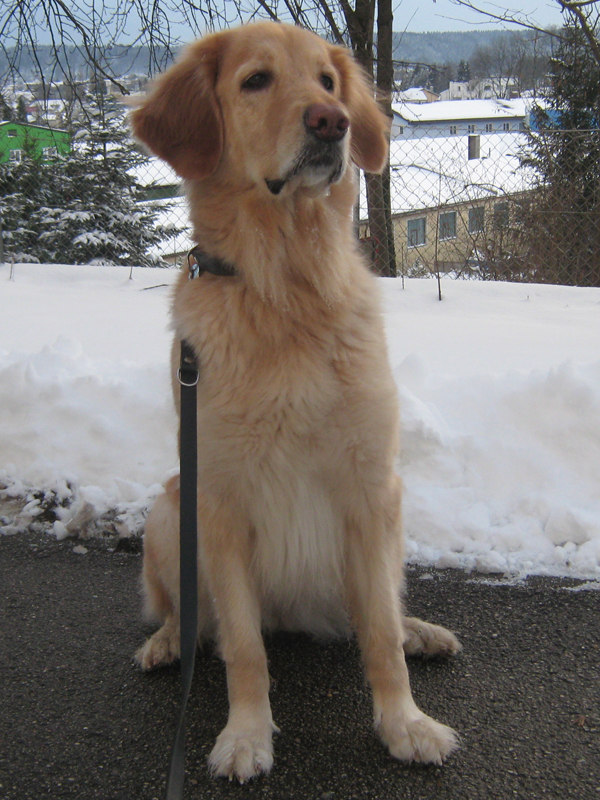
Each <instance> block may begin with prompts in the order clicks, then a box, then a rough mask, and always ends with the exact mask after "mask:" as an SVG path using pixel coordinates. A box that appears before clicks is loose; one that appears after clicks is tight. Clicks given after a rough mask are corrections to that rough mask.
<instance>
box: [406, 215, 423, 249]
mask: <svg viewBox="0 0 600 800" xmlns="http://www.w3.org/2000/svg"><path fill="white" fill-rule="evenodd" d="M406 237H407V240H408V246H409V247H418V246H419V245H421V244H425V217H419V218H418V219H409V220H408V221H407V223H406Z"/></svg>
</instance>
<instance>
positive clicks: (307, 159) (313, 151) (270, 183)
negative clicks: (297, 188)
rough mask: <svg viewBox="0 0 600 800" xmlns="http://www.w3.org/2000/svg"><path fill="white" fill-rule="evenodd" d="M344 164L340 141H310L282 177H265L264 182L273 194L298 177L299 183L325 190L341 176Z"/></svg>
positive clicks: (276, 193) (278, 192)
mask: <svg viewBox="0 0 600 800" xmlns="http://www.w3.org/2000/svg"><path fill="white" fill-rule="evenodd" d="M345 165H346V162H345V157H344V148H343V146H342V144H341V142H311V143H309V144H307V145H306V147H304V148H303V150H302V151H301V152H300V153H299V155H298V157H297V158H296V160H295V161H294V163H293V164H292V166H291V168H290V169H289V170H288V171H287V172H286V174H285V176H284V177H283V178H275V179H269V178H267V179H266V180H265V183H266V184H267V188H268V189H269V191H270V192H271V194H274V195H278V194H280V193H281V191H282V190H283V188H284V186H286V184H288V183H291V182H292V181H294V180H295V179H299V180H298V183H299V185H302V186H305V187H307V188H322V190H323V191H325V190H326V189H327V187H328V186H330V185H331V184H332V183H337V182H338V181H339V180H340V179H341V178H342V175H343V174H344V169H345Z"/></svg>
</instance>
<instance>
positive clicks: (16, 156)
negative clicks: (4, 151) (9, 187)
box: [9, 150, 23, 164]
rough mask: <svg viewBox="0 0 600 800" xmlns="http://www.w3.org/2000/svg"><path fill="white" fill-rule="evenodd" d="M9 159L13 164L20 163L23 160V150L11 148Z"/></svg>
mask: <svg viewBox="0 0 600 800" xmlns="http://www.w3.org/2000/svg"><path fill="white" fill-rule="evenodd" d="M9 160H10V161H12V163H13V164H20V163H21V161H22V160H23V151H22V150H11V151H10V154H9Z"/></svg>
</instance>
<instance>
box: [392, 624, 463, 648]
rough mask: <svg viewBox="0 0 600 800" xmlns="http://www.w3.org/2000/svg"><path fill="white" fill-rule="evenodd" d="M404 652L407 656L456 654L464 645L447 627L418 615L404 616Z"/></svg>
mask: <svg viewBox="0 0 600 800" xmlns="http://www.w3.org/2000/svg"><path fill="white" fill-rule="evenodd" d="M402 626H403V628H404V643H403V646H404V652H405V653H406V655H407V656H426V657H430V656H441V657H445V656H455V655H456V654H457V653H459V652H460V651H461V650H462V645H461V643H460V642H459V641H458V639H457V638H456V636H455V635H454V634H453V633H451V632H450V631H449V630H447V629H446V628H443V627H442V626H441V625H433V624H432V623H431V622H424V621H423V620H422V619H417V617H404V618H403V620H402Z"/></svg>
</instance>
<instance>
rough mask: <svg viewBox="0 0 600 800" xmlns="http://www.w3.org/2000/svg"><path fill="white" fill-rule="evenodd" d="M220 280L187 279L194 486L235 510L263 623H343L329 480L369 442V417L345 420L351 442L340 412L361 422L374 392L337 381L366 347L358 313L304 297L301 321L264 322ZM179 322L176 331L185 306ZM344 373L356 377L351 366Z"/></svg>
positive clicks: (320, 629) (296, 317)
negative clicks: (246, 536) (246, 539)
mask: <svg viewBox="0 0 600 800" xmlns="http://www.w3.org/2000/svg"><path fill="white" fill-rule="evenodd" d="M202 280H204V278H203V279H202ZM219 280H221V281H227V280H228V279H227V278H222V279H214V278H209V279H208V280H206V281H205V284H204V286H201V285H200V283H198V286H197V287H190V289H191V290H192V291H193V292H194V295H195V303H194V306H195V311H196V314H197V316H196V320H197V321H199V322H200V324H197V322H196V325H195V327H194V330H195V331H197V332H198V331H199V333H200V335H199V336H198V335H196V338H195V339H193V340H192V343H193V345H194V347H195V349H196V350H197V353H198V355H199V360H200V369H201V376H202V377H201V381H200V385H199V402H198V429H199V451H200V455H199V479H200V484H201V486H202V485H204V486H205V487H207V486H209V487H210V491H213V492H215V493H222V494H227V495H229V496H233V497H235V504H236V506H237V507H240V508H242V509H243V511H244V514H245V517H246V523H247V525H248V528H249V530H250V531H251V536H252V542H253V558H252V569H253V571H254V573H255V576H256V585H257V586H258V587H260V592H261V600H262V612H263V614H262V615H263V620H264V623H265V625H266V627H277V628H282V627H283V628H290V629H302V630H312V631H313V632H315V633H323V634H330V633H332V632H338V633H339V632H341V631H345V630H346V629H347V619H346V617H345V612H344V606H345V603H344V598H343V596H342V595H343V588H342V587H343V570H344V566H343V563H344V528H345V518H344V517H345V507H344V505H345V502H346V499H345V498H343V497H340V494H339V491H338V490H337V487H338V485H339V484H340V483H343V484H345V485H347V482H348V475H347V473H348V470H349V463H350V462H351V461H352V451H355V450H356V449H357V448H360V447H361V446H362V445H363V443H364V446H365V448H366V449H368V439H369V437H370V436H371V433H370V428H371V425H372V422H371V423H370V424H369V426H368V428H367V427H364V428H363V427H362V426H361V424H360V422H357V423H356V424H353V425H352V426H351V427H352V437H351V440H349V439H348V438H347V437H346V436H342V435H341V434H340V419H341V418H342V417H345V415H346V413H347V414H348V415H350V414H352V413H354V414H355V416H356V419H357V420H359V419H361V418H362V419H367V418H368V419H370V420H371V419H372V412H373V407H372V402H373V392H374V391H376V392H377V391H378V390H376V389H374V387H370V388H369V389H368V391H366V392H365V394H364V396H363V397H361V396H360V395H361V392H364V389H365V387H362V386H361V385H360V384H357V383H356V378H354V382H353V383H352V382H349V381H348V380H347V377H346V376H347V370H346V366H347V362H348V361H352V360H354V361H356V359H360V358H368V357H369V354H368V351H369V348H370V346H371V345H372V344H373V343H372V342H365V341H362V340H360V339H359V338H357V337H356V336H355V335H354V330H353V329H354V326H355V323H356V322H357V318H358V317H359V316H360V315H361V314H363V313H364V309H363V310H362V311H360V312H359V311H357V310H355V309H352V308H351V307H346V308H345V309H343V310H338V311H337V312H334V311H332V310H331V309H328V308H327V307H326V306H325V305H324V304H321V308H320V311H319V312H318V313H316V312H315V310H314V307H315V302H314V299H313V302H312V308H311V310H310V312H307V315H308V313H310V314H311V318H310V319H307V318H306V316H307V315H305V318H303V317H302V314H301V313H297V314H294V313H293V310H292V311H291V312H288V313H287V314H284V315H281V314H279V313H277V320H273V319H272V318H270V314H274V313H276V312H275V311H273V310H272V309H269V307H268V306H264V305H260V306H257V305H254V304H253V303H252V302H251V298H248V297H247V296H245V294H244V292H243V290H242V289H239V288H237V287H236V286H235V285H234V284H233V283H232V284H230V285H226V286H225V287H223V286H222V285H221V286H219V283H218V281H219ZM214 295H216V296H214ZM199 307H200V308H199ZM183 311H184V309H183V308H182V309H181V312H183ZM178 318H179V321H180V326H181V335H184V336H185V335H186V331H185V313H180V314H179V317H178ZM182 322H183V325H181V323H182ZM356 327H360V326H359V325H356ZM363 327H364V326H363ZM376 329H377V326H376ZM380 346H381V347H380V348H378V350H379V349H381V352H382V353H383V354H385V348H384V345H383V342H380ZM373 358H375V360H379V359H380V358H381V355H380V354H379V355H378V356H377V357H375V356H372V357H371V360H372V359H373ZM350 373H351V374H353V375H357V374H358V375H360V374H361V372H360V371H359V370H358V371H357V369H356V364H354V365H353V368H352V370H350ZM385 389H386V385H385V382H384V384H382V387H381V390H384V391H385ZM367 405H370V406H371V407H370V408H368V409H367ZM361 406H364V408H362V412H363V413H359V414H357V413H356V408H357V407H358V408H360V407H361ZM346 409H347V411H346ZM379 422H381V420H380V421H379ZM343 427H345V428H346V430H347V429H348V427H350V425H345V426H343ZM342 473H344V474H345V480H344V481H340V480H339V478H340V475H341V474H342ZM363 477H366V476H363Z"/></svg>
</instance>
